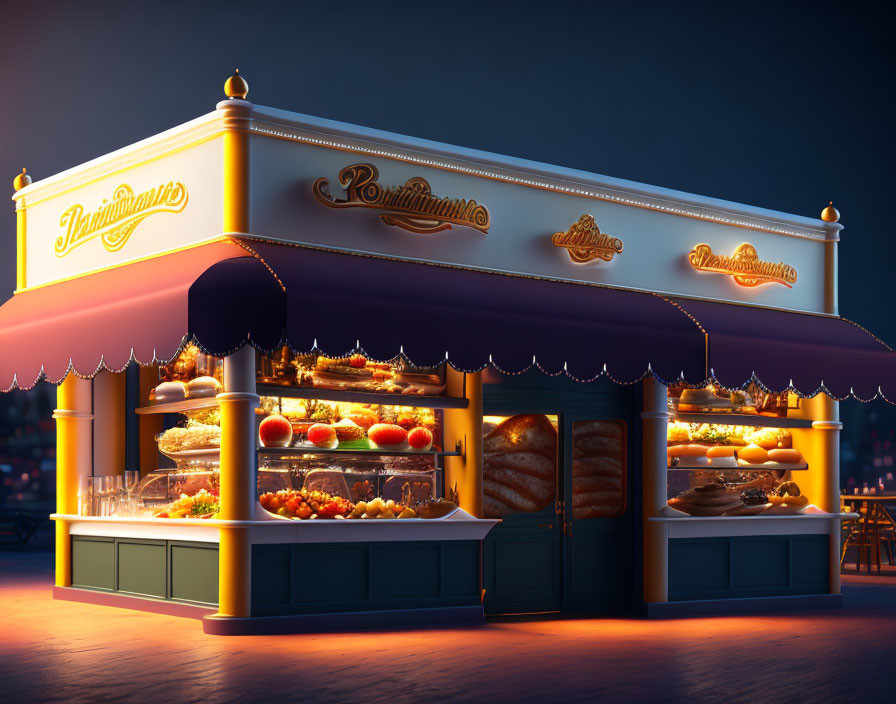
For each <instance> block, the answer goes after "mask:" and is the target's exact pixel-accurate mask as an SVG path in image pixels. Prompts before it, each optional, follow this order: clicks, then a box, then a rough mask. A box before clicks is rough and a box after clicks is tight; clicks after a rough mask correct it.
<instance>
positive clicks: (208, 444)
mask: <svg viewBox="0 0 896 704" xmlns="http://www.w3.org/2000/svg"><path fill="white" fill-rule="evenodd" d="M156 439H157V441H158V443H159V449H160V450H161V451H162V452H166V453H171V452H184V451H186V450H208V449H214V448H219V447H221V428H220V427H219V426H217V425H204V424H201V423H196V424H194V425H190V426H188V427H186V428H169V429H168V430H166V431H165V432H164V433H161V434H159V435H158V436H157V438H156Z"/></svg>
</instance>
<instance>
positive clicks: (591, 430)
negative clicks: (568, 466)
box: [572, 420, 625, 520]
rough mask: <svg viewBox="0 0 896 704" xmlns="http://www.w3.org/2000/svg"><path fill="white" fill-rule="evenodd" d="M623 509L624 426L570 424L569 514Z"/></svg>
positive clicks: (595, 514) (583, 515)
mask: <svg viewBox="0 0 896 704" xmlns="http://www.w3.org/2000/svg"><path fill="white" fill-rule="evenodd" d="M624 510H625V426H624V425H623V424H622V423H620V422H619V421H612V420H593V421H580V422H577V423H574V424H573V427H572V516H573V518H574V519H575V520H582V519H585V518H606V517H610V516H618V515H619V514H621V513H622V512H623V511H624Z"/></svg>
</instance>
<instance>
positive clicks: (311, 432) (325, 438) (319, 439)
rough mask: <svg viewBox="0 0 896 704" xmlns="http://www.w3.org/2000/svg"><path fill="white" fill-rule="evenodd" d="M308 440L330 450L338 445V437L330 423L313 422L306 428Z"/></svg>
mask: <svg viewBox="0 0 896 704" xmlns="http://www.w3.org/2000/svg"><path fill="white" fill-rule="evenodd" d="M308 442H310V443H311V444H312V445H314V446H315V447H320V448H324V449H327V450H332V449H333V448H335V447H338V446H339V437H338V435H337V434H336V429H335V428H334V427H333V426H332V425H326V424H325V423H315V424H314V425H312V426H311V427H309V428H308Z"/></svg>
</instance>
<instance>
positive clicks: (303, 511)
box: [258, 489, 354, 520]
mask: <svg viewBox="0 0 896 704" xmlns="http://www.w3.org/2000/svg"><path fill="white" fill-rule="evenodd" d="M258 502H259V503H260V504H261V506H262V508H263V509H265V510H266V511H270V512H271V513H275V514H277V515H278V516H283V517H285V518H295V519H298V520H305V519H314V518H323V519H329V518H346V517H347V516H348V515H349V514H350V513H351V512H352V510H353V509H354V505H353V504H352V502H351V501H349V500H348V499H345V498H342V497H341V496H333V495H331V494H329V493H327V492H325V491H318V490H312V489H299V490H294V489H290V490H283V491H277V492H268V493H266V494H262V495H261V496H260V497H258Z"/></svg>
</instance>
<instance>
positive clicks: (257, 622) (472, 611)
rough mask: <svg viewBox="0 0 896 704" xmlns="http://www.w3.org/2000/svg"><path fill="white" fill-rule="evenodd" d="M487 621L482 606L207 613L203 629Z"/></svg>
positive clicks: (271, 630) (228, 632)
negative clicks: (274, 613) (249, 614)
mask: <svg viewBox="0 0 896 704" xmlns="http://www.w3.org/2000/svg"><path fill="white" fill-rule="evenodd" d="M484 622H485V616H484V613H483V610H482V607H481V606H454V607H443V608H435V609H392V610H384V611H355V612H352V613H332V614H294V615H286V616H254V617H251V618H231V617H226V616H206V617H205V618H203V619H202V630H203V631H204V632H205V633H208V634H210V635H216V636H249V635H254V636H257V635H282V634H288V633H338V632H341V633H346V632H354V631H376V632H382V631H384V630H388V631H389V632H392V631H394V630H395V629H396V628H418V627H426V628H430V627H434V626H452V627H460V626H475V625H480V624H482V623H484Z"/></svg>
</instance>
